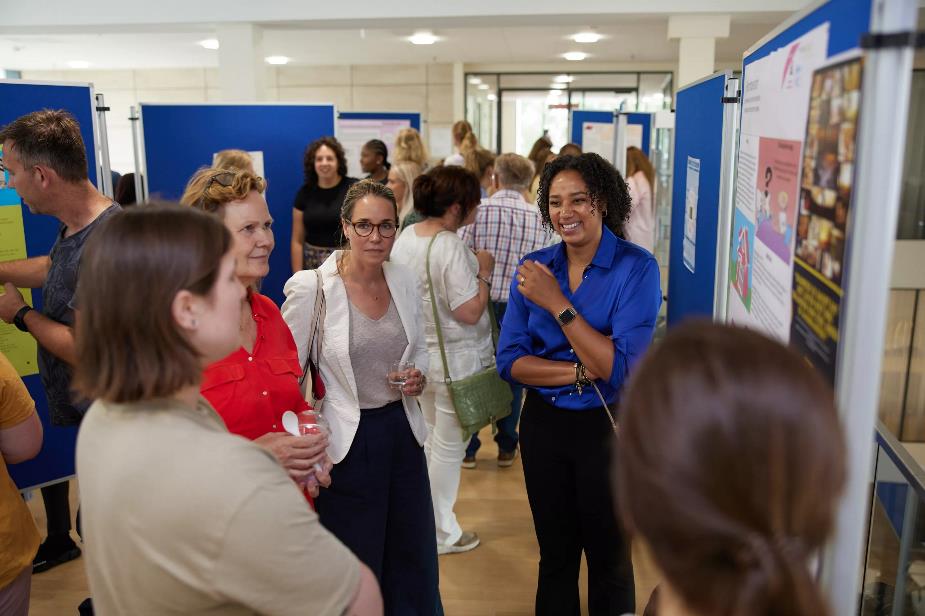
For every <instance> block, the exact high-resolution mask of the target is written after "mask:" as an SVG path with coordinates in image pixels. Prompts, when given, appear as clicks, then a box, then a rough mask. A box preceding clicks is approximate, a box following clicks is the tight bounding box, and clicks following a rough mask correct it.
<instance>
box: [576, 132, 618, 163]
mask: <svg viewBox="0 0 925 616" xmlns="http://www.w3.org/2000/svg"><path fill="white" fill-rule="evenodd" d="M614 138H615V135H614V123H613V122H608V123H604V122H585V123H583V124H582V125H581V150H582V152H590V153H594V154H600V155H601V157H603V158H604V159H606V160H609V161H610V162H611V164H613V147H614V143H613V142H614Z"/></svg>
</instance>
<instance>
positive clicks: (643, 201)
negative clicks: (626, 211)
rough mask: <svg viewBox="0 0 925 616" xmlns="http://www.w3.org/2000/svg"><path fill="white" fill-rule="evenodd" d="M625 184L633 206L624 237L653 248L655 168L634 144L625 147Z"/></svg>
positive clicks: (648, 248)
mask: <svg viewBox="0 0 925 616" xmlns="http://www.w3.org/2000/svg"><path fill="white" fill-rule="evenodd" d="M626 186H627V188H629V192H630V199H632V201H633V209H632V210H631V211H630V217H629V220H627V221H626V226H625V227H624V230H625V233H626V239H628V240H629V241H631V242H633V243H634V244H636V245H637V246H642V247H643V248H645V249H646V250H648V251H649V252H651V253H654V252H655V225H656V220H655V203H654V202H653V189H654V186H655V169H654V168H653V167H652V163H650V162H649V159H648V158H647V157H646V155H645V154H643V152H642V150H640V149H639V148H637V147H635V146H630V147H628V148H626Z"/></svg>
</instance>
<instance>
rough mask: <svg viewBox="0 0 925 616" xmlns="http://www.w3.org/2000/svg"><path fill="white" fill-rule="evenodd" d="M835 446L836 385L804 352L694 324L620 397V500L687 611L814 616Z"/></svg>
mask: <svg viewBox="0 0 925 616" xmlns="http://www.w3.org/2000/svg"><path fill="white" fill-rule="evenodd" d="M844 454H845V446H844V442H843V440H842V433H841V429H840V426H839V423H838V418H837V414H836V410H835V405H834V400H833V396H832V391H831V389H830V388H829V387H828V386H827V385H826V384H825V383H824V382H823V380H822V378H821V377H820V376H819V375H818V374H817V373H816V372H815V371H814V370H813V368H812V367H811V366H809V365H808V364H807V363H806V362H805V361H804V360H803V359H802V358H801V357H799V356H798V355H797V354H796V353H795V352H793V351H791V350H790V349H787V348H786V347H784V346H782V345H781V344H779V343H777V342H774V341H772V340H770V339H768V338H766V337H764V336H762V335H760V334H758V333H756V332H753V331H749V330H745V329H738V328H735V327H731V326H725V325H715V324H712V323H708V322H692V323H688V324H685V325H682V326H680V327H678V328H676V329H674V330H672V331H670V332H669V333H668V335H667V337H666V338H665V340H664V341H663V342H662V343H661V344H660V345H658V346H656V347H654V349H653V351H652V352H651V353H650V354H649V355H648V356H647V357H646V358H645V359H644V360H643V361H642V363H641V364H640V365H639V367H638V369H637V370H636V372H635V374H634V376H633V377H632V379H631V381H630V384H629V386H628V389H627V391H626V393H625V395H624V398H623V403H622V412H621V427H620V437H619V444H618V451H617V461H616V468H615V477H616V481H617V492H618V494H619V496H618V499H617V503H618V508H619V510H620V513H621V516H622V519H623V521H624V523H625V525H626V526H627V529H628V530H629V531H630V532H631V533H634V534H637V535H639V536H640V537H641V538H642V539H643V540H644V541H645V542H646V544H647V545H648V547H649V548H650V549H651V552H652V555H653V557H654V559H655V561H656V563H657V564H658V566H659V568H660V569H661V571H662V572H663V573H664V575H665V578H666V579H667V581H668V583H669V584H670V585H671V587H672V589H673V590H675V592H676V593H677V595H678V596H679V597H680V598H681V599H682V600H683V601H684V603H685V605H686V606H687V607H688V608H689V609H690V610H691V611H692V612H694V613H697V614H711V615H716V616H759V615H771V614H788V615H793V616H820V615H824V614H827V613H828V610H827V607H826V605H825V601H824V600H823V598H822V596H821V594H820V592H819V589H818V588H817V587H816V585H815V583H814V580H813V576H812V574H811V573H810V570H809V559H810V557H811V556H812V554H813V553H814V552H815V551H816V550H818V549H819V548H821V547H822V546H823V545H824V543H825V541H826V538H827V537H828V536H829V533H830V532H831V530H832V528H833V523H834V516H835V508H836V506H837V499H838V495H839V494H840V492H841V489H842V486H843V485H844V481H845V466H844Z"/></svg>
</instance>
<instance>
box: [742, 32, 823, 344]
mask: <svg viewBox="0 0 925 616" xmlns="http://www.w3.org/2000/svg"><path fill="white" fill-rule="evenodd" d="M828 38H829V26H828V24H827V23H826V24H822V25H820V26H818V27H817V28H814V29H813V30H810V31H809V32H807V33H806V34H804V35H803V36H801V37H800V38H798V39H796V40H795V41H793V42H791V43H790V44H788V45H787V46H786V47H782V48H781V49H778V50H776V51H774V52H772V53H771V54H770V55H768V56H767V57H765V58H762V59H760V60H756V61H755V62H753V63H751V64H749V65H747V66H746V67H745V71H744V74H743V79H742V82H743V88H742V92H743V94H742V120H741V129H740V139H739V154H738V159H737V165H736V167H737V169H736V186H735V214H734V223H733V224H734V227H733V235H732V245H731V247H730V248H731V249H730V266H731V267H730V271H729V282H728V284H729V288H730V292H729V305H728V312H727V319H728V320H729V321H730V322H732V323H735V324H737V325H741V326H745V327H750V328H754V329H759V330H761V331H764V332H765V333H767V334H769V335H771V336H773V337H775V338H778V339H779V340H781V341H783V342H787V341H788V340H789V339H790V325H791V314H792V309H793V307H792V305H791V301H790V289H791V285H792V282H793V251H794V241H795V238H796V233H795V230H796V225H797V210H798V206H799V204H798V198H799V181H800V163H801V154H802V147H803V139H804V136H805V132H806V124H807V116H808V112H807V110H808V103H809V97H810V88H811V85H812V78H813V73H814V71H815V70H816V69H817V68H819V67H820V66H822V65H823V63H825V61H826V50H827V46H828Z"/></svg>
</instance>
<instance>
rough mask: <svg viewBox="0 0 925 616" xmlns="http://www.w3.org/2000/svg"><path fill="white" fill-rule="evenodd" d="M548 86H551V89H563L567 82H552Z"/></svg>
mask: <svg viewBox="0 0 925 616" xmlns="http://www.w3.org/2000/svg"><path fill="white" fill-rule="evenodd" d="M549 87H550V88H552V89H553V90H564V89H566V88H567V87H568V84H565V83H554V84H552V85H550V86H549Z"/></svg>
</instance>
